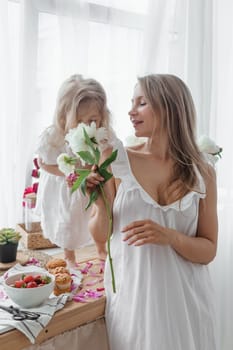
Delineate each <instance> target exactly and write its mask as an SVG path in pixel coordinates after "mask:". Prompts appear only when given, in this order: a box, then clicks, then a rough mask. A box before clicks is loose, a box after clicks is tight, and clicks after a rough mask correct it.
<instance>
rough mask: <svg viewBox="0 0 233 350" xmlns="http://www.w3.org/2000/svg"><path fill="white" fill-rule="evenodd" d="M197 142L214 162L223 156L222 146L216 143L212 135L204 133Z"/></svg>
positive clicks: (201, 149)
mask: <svg viewBox="0 0 233 350" xmlns="http://www.w3.org/2000/svg"><path fill="white" fill-rule="evenodd" d="M197 144H198V147H199V149H200V151H201V152H204V153H206V155H207V158H208V159H209V161H210V162H211V163H212V164H215V163H216V162H217V161H218V160H219V158H221V152H222V148H221V147H219V146H218V145H216V143H215V142H214V141H213V140H212V139H211V138H210V137H208V136H206V135H202V136H201V137H200V138H199V140H198V142H197Z"/></svg>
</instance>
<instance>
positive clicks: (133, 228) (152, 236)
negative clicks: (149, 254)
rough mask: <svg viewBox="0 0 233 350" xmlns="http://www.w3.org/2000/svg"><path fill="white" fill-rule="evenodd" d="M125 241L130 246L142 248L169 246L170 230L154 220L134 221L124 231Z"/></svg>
mask: <svg viewBox="0 0 233 350" xmlns="http://www.w3.org/2000/svg"><path fill="white" fill-rule="evenodd" d="M122 232H123V233H124V238H123V241H125V242H127V243H128V244H129V245H134V246H141V245H144V244H148V243H150V244H159V245H169V244H170V241H169V229H167V228H165V227H163V226H161V225H159V224H157V223H156V222H154V221H152V220H140V221H134V222H132V223H130V224H129V225H127V226H125V227H124V228H123V229H122Z"/></svg>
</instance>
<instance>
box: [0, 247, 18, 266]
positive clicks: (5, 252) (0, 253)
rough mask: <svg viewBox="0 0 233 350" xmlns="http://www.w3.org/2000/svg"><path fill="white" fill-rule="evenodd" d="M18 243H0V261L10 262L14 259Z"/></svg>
mask: <svg viewBox="0 0 233 350" xmlns="http://www.w3.org/2000/svg"><path fill="white" fill-rule="evenodd" d="M17 249H18V243H7V244H3V245H1V244H0V262H2V263H10V262H13V261H15V260H16V255H17Z"/></svg>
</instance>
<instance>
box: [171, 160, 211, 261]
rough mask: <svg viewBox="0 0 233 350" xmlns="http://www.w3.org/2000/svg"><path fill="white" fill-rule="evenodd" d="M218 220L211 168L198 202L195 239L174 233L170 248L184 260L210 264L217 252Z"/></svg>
mask: <svg viewBox="0 0 233 350" xmlns="http://www.w3.org/2000/svg"><path fill="white" fill-rule="evenodd" d="M217 239H218V218H217V186H216V175H215V171H214V169H213V168H212V167H210V168H209V176H208V177H207V179H206V197H205V198H204V199H202V200H200V205H199V218H198V227H197V235H196V237H188V236H185V235H183V234H181V233H178V232H177V233H175V234H174V237H173V239H172V240H171V246H172V247H173V248H174V249H175V250H176V251H177V253H179V254H180V255H182V256H183V257H184V258H186V259H188V260H190V261H192V262H196V263H202V264H208V263H209V262H211V261H212V260H213V259H214V257H215V255H216V251H217Z"/></svg>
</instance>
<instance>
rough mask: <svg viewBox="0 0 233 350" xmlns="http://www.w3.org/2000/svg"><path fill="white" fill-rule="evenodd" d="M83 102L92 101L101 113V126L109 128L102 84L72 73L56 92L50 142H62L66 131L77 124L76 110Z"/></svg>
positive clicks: (54, 143)
mask: <svg viewBox="0 0 233 350" xmlns="http://www.w3.org/2000/svg"><path fill="white" fill-rule="evenodd" d="M84 103H85V104H88V103H90V104H93V103H94V104H95V105H96V106H97V108H98V110H99V112H100V114H101V115H102V120H101V126H104V127H106V128H107V129H108V128H110V112H109V110H108V107H107V99H106V93H105V91H104V88H103V87H102V85H101V84H100V83H99V82H98V81H97V80H95V79H89V78H88V79H84V78H83V77H82V76H81V75H78V74H76V75H72V76H71V77H69V78H68V79H67V80H65V81H64V82H63V84H62V85H61V87H60V89H59V92H58V96H57V103H56V109H55V113H54V120H53V128H54V131H53V133H52V134H51V144H53V145H57V144H61V143H64V137H65V135H66V134H67V132H68V131H69V130H70V129H71V128H75V127H76V126H77V125H78V110H79V107H81V105H83V104H84Z"/></svg>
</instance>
